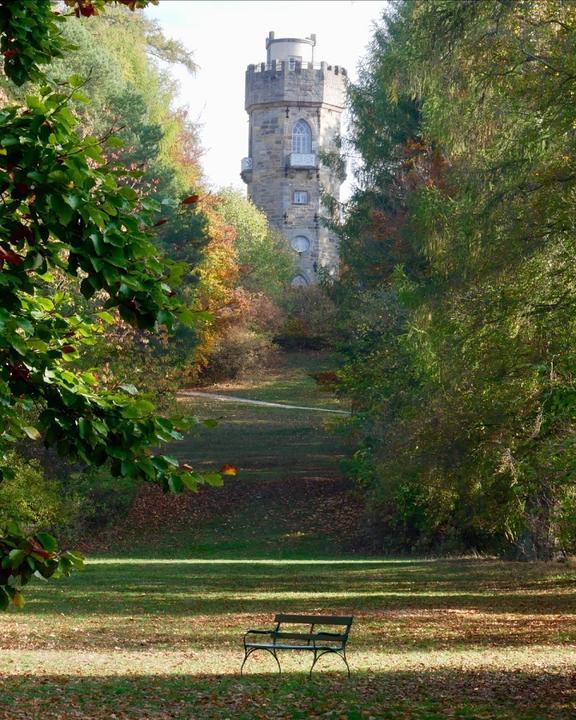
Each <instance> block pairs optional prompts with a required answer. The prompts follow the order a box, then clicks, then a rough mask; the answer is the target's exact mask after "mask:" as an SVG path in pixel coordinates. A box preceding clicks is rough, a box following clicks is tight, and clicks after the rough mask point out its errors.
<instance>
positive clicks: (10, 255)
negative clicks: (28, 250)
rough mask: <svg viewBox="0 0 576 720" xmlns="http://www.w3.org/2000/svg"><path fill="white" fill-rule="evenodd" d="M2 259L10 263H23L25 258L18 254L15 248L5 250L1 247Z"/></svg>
mask: <svg viewBox="0 0 576 720" xmlns="http://www.w3.org/2000/svg"><path fill="white" fill-rule="evenodd" d="M0 260H6V262H7V263H10V265H22V263H23V262H24V258H21V257H20V255H17V254H16V253H15V252H14V251H13V250H5V249H4V248H0Z"/></svg>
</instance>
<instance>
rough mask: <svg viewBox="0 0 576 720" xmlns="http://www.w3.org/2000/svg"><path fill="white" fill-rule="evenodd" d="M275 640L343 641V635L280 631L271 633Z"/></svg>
mask: <svg viewBox="0 0 576 720" xmlns="http://www.w3.org/2000/svg"><path fill="white" fill-rule="evenodd" d="M271 634H272V635H273V636H274V637H276V638H282V639H283V640H288V639H290V640H343V639H344V637H345V636H344V635H341V634H340V633H308V634H306V633H292V632H284V631H283V630H281V631H280V632H273V633H271Z"/></svg>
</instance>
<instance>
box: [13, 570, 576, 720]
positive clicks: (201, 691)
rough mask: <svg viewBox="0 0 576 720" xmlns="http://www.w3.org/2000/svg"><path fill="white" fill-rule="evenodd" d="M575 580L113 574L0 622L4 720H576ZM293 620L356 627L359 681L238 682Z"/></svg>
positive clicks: (333, 664) (94, 575)
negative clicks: (328, 618)
mask: <svg viewBox="0 0 576 720" xmlns="http://www.w3.org/2000/svg"><path fill="white" fill-rule="evenodd" d="M574 579H575V573H574V571H573V570H572V569H571V568H568V567H558V566H552V565H520V564H515V563H504V562H498V561H488V560H484V561H481V560H459V561H458V560H453V561H448V560H351V559H349V560H344V559H335V560H334V561H332V562H329V561H312V560H310V561H305V560H300V561H294V560H284V561H281V560H274V561H262V560H261V561H255V560H246V561H243V562H240V561H234V560H228V561H217V560H196V559H174V560H172V561H166V560H165V561H161V560H159V561H150V560H148V561H147V560H142V559H141V560H135V559H114V558H107V559H103V560H100V561H96V562H94V563H92V564H91V565H90V566H89V568H88V570H87V571H86V572H85V573H83V574H82V575H78V576H75V577H73V578H70V579H69V580H66V581H65V582H61V583H60V584H58V585H49V586H48V585H47V586H42V587H37V588H36V590H35V591H34V593H32V596H31V600H30V602H29V605H28V607H27V609H26V611H25V612H15V611H12V612H10V613H9V614H7V615H4V616H3V617H2V618H1V626H2V630H3V632H2V638H1V640H0V643H1V645H2V654H1V658H0V672H1V673H2V677H3V680H2V699H3V703H4V708H7V707H10V708H12V709H11V710H7V709H5V710H1V709H0V717H6V718H8V717H9V718H28V717H38V718H40V717H41V718H68V717H71V718H72V717H94V718H104V717H114V716H115V717H118V718H128V717H130V718H144V717H145V718H148V717H151V718H152V717H162V718H169V717H177V718H227V717H229V718H299V717H313V716H314V712H315V713H316V716H321V717H327V718H329V717H334V718H342V717H344V718H356V717H357V718H361V717H374V718H395V719H396V718H398V719H399V718H417V719H418V720H424V719H426V720H432V719H433V718H444V717H446V718H448V717H450V718H518V719H520V718H534V719H535V718H560V717H563V718H568V717H573V716H574V711H575V709H576V705H575V702H576V694H575V693H576V689H575V687H574V684H573V682H572V681H573V677H572V678H571V675H572V673H573V669H574V661H575V660H576V645H575V643H576V621H575V616H574V613H575V610H576V607H575V603H574V600H575V594H574ZM281 610H284V611H287V610H290V611H296V612H300V611H301V612H327V613H342V614H344V613H346V614H348V613H352V614H354V615H355V618H356V620H355V626H354V628H353V631H352V635H351V641H350V646H349V659H350V663H351V666H352V670H353V677H352V680H351V681H348V680H347V679H346V677H345V674H344V673H343V672H342V668H341V666H340V665H339V662H338V660H337V659H336V658H333V659H326V660H324V661H321V663H322V664H321V667H320V669H319V672H318V673H317V674H316V675H315V677H314V678H313V679H312V680H311V681H310V680H308V678H307V675H306V670H307V669H308V667H309V658H308V657H296V653H290V654H286V655H285V656H284V657H283V659H282V663H283V666H284V670H285V674H284V675H283V676H282V677H278V676H277V675H275V674H274V672H275V668H274V665H273V661H272V660H271V659H270V658H268V657H267V656H263V657H260V658H258V657H257V656H255V657H254V658H253V659H251V660H250V665H249V667H248V671H249V675H248V676H246V677H245V678H240V677H239V676H238V670H239V667H240V663H241V660H242V647H241V637H242V633H243V631H244V630H245V629H246V628H248V627H254V626H256V627H266V626H269V625H270V621H271V616H272V615H273V614H274V613H275V612H278V611H281ZM15 707H16V708H18V714H15V713H14V711H13V708H15ZM10 713H12V714H10ZM35 713H36V714H35ZM363 713H364V714H363Z"/></svg>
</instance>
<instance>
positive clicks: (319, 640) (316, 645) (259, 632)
mask: <svg viewBox="0 0 576 720" xmlns="http://www.w3.org/2000/svg"><path fill="white" fill-rule="evenodd" d="M352 620H353V617H352V616H349V615H287V614H285V613H281V614H278V615H276V616H275V618H274V622H275V623H276V627H274V628H271V629H268V630H263V629H250V630H247V631H246V633H245V635H244V661H243V662H242V667H241V668H240V674H241V675H242V674H243V670H244V665H245V664H246V661H247V660H248V658H249V657H250V655H251V654H252V653H253V652H256V651H257V650H265V651H266V652H269V653H270V654H271V655H272V656H273V657H274V659H275V660H276V664H277V665H278V671H279V672H282V668H281V666H280V661H279V660H278V656H277V651H278V650H301V651H308V652H313V653H314V659H313V662H312V667H311V668H310V673H309V675H310V676H311V675H312V670H313V669H314V666H315V665H316V663H317V662H318V660H319V659H320V658H321V657H322V656H323V655H327V654H329V653H333V654H336V655H338V656H339V657H341V658H342V660H343V661H344V663H345V664H346V668H347V670H348V677H350V666H349V665H348V661H347V659H346V643H347V642H348V635H349V633H350V628H351V627H352ZM285 625H308V626H309V627H310V630H309V631H308V632H293V631H290V630H288V631H287V630H283V629H282V627H283V626H285ZM325 625H328V626H340V627H342V631H341V632H327V631H324V630H321V631H316V632H314V628H315V627H317V626H325ZM264 638H266V640H265V639H264ZM287 640H294V642H286V641H287Z"/></svg>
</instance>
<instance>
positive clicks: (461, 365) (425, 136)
mask: <svg viewBox="0 0 576 720" xmlns="http://www.w3.org/2000/svg"><path fill="white" fill-rule="evenodd" d="M575 20H576V12H575V8H574V7H573V6H572V5H571V4H567V3H562V2H556V1H555V0H549V1H545V2H535V1H532V0H522V1H521V2H517V3H503V2H487V3H453V2H450V1H449V0H431V2H418V1H417V2H407V3H398V4H397V5H396V7H395V10H394V12H393V13H392V14H391V15H390V16H389V17H388V18H387V19H386V20H385V22H384V24H383V26H382V27H381V28H380V30H379V31H378V32H377V33H376V35H375V38H374V43H373V46H372V50H371V55H370V58H369V61H368V62H367V63H366V64H365V68H364V72H363V74H362V75H361V79H360V82H359V84H358V86H356V87H355V88H353V89H352V93H351V99H352V106H353V117H354V121H355V136H354V141H355V143H356V146H357V148H358V149H359V150H360V152H361V153H362V155H363V157H364V163H365V164H364V171H363V175H362V177H361V178H360V179H361V182H362V185H361V188H360V189H359V190H358V191H357V192H356V194H355V196H354V198H353V201H352V205H351V212H350V215H349V219H348V221H347V223H346V225H345V227H344V228H343V235H344V238H343V253H344V257H345V261H346V271H345V273H344V279H343V283H342V286H341V288H340V289H339V292H340V294H341V306H342V318H343V321H346V320H347V319H349V318H350V317H354V316H355V317H356V322H357V323H358V327H359V328H360V330H359V331H357V332H356V333H354V332H349V333H348V336H347V342H346V345H345V347H344V351H345V354H346V357H347V363H346V365H345V367H344V369H343V378H344V384H345V386H346V387H347V388H348V390H349V392H351V394H352V395H353V397H354V399H355V402H356V405H357V407H358V414H357V416H356V419H355V424H356V429H357V432H358V434H359V436H360V448H359V452H358V454H357V456H356V457H355V458H354V461H353V463H352V465H353V466H354V471H355V472H356V473H357V474H358V475H359V476H360V477H362V478H363V479H364V481H365V483H366V484H367V486H368V488H369V490H368V491H369V492H370V493H371V494H372V497H373V498H374V507H375V515H376V516H377V517H378V519H379V520H380V521H383V522H382V527H383V528H384V529H385V532H390V530H393V531H394V532H395V533H396V535H397V536H399V537H403V542H404V543H405V545H409V546H410V545H412V546H414V545H417V544H418V543H420V545H421V546H422V545H426V544H427V543H428V544H436V545H438V544H439V543H440V544H441V543H444V544H447V543H452V546H453V547H464V546H467V547H470V546H475V547H480V548H495V547H497V548H505V547H508V548H509V547H514V548H515V549H516V551H517V552H518V553H519V554H521V555H523V556H526V557H537V556H539V557H549V556H550V555H551V553H553V552H554V551H555V550H556V549H558V547H559V545H558V542H559V540H558V539H559V538H560V537H562V542H563V543H564V547H565V548H570V547H571V546H573V543H574V540H575V535H574V525H573V519H572V518H573V516H572V514H571V513H570V512H567V510H566V508H568V507H570V505H571V502H572V499H573V497H574V484H573V481H572V475H573V469H574V460H575V457H574V448H573V440H572V437H573V429H574V419H575V417H574V407H575V406H574V403H573V398H574V367H575V364H574V362H575V359H576V358H575V356H574V350H573V348H574V331H575V327H574V322H573V316H574V303H575V300H576V294H575V291H576V284H575V279H574V272H573V263H572V257H573V254H574V247H573V243H574V237H575V233H574V218H573V213H572V212H571V207H572V205H573V193H574V188H575V182H576V175H575V174H574V169H573V163H574V156H575V154H574V134H573V127H574V124H575V122H576V118H575V114H574V103H573V102H572V101H571V100H570V98H572V97H573V94H574V91H575V88H574V78H575V77H576V72H575V71H576V66H575V64H574V63H575V57H576V55H575V52H574V50H575V44H576V27H575ZM366 299H370V301H369V302H367V303H366V305H365V311H364V308H362V307H361V306H360V305H359V302H364V301H365V300H366ZM358 308H359V309H358ZM395 308H397V310H395ZM370 387H372V388H374V389H375V392H372V393H371V394H367V392H366V391H367V389H368V388H370ZM354 463H355V464H354ZM571 523H572V530H571V531H569V530H568V528H569V527H570V524H571ZM398 531H399V532H398ZM570 532H572V535H571V536H570ZM569 537H571V539H570V540H568V538H569Z"/></svg>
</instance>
